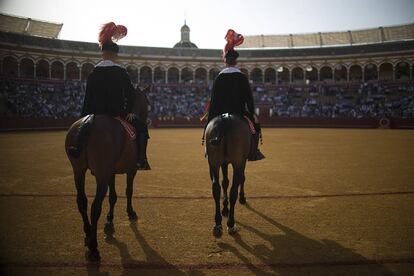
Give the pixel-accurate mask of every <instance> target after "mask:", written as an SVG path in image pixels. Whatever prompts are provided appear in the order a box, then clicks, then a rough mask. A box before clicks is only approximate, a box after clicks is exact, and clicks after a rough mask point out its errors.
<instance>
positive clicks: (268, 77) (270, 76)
mask: <svg viewBox="0 0 414 276" xmlns="http://www.w3.org/2000/svg"><path fill="white" fill-rule="evenodd" d="M264 81H265V83H270V84H275V83H276V70H275V69H274V68H266V70H265V73H264Z"/></svg>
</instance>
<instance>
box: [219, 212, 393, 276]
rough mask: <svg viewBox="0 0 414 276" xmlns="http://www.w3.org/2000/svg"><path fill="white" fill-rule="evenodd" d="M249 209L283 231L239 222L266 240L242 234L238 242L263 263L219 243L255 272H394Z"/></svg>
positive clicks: (279, 273)
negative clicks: (253, 239) (252, 242)
mask: <svg viewBox="0 0 414 276" xmlns="http://www.w3.org/2000/svg"><path fill="white" fill-rule="evenodd" d="M246 207H247V209H248V210H250V211H252V212H253V213H254V214H256V215H258V216H260V217H261V218H262V219H264V220H265V221H266V222H267V223H269V224H271V225H272V226H274V227H275V228H276V229H275V230H277V232H280V231H282V232H283V233H282V234H280V233H278V234H267V233H263V232H261V231H259V230H257V229H256V228H254V227H252V226H250V225H247V224H244V223H240V222H238V224H239V225H241V226H242V228H243V229H244V230H247V231H250V232H251V233H253V234H255V235H257V236H259V237H260V238H261V239H263V240H264V241H266V243H267V244H270V246H266V245H265V244H264V243H262V244H258V245H254V246H251V245H249V244H248V243H246V242H245V241H244V240H243V239H242V236H241V235H239V234H236V235H234V236H233V237H234V240H235V242H236V243H237V244H238V245H239V246H240V247H241V248H243V249H244V250H246V251H247V252H249V253H250V254H252V255H254V256H255V257H256V258H258V259H259V260H260V261H261V262H262V263H263V266H255V265H253V264H252V263H251V261H250V260H249V259H248V258H247V257H246V256H244V255H243V254H242V253H241V252H240V251H239V249H238V248H236V247H234V246H232V245H230V244H227V243H223V242H220V243H218V245H219V246H220V247H221V248H222V249H224V250H227V251H230V252H232V253H233V254H234V255H235V256H237V257H238V258H239V259H240V260H241V261H242V262H243V263H244V264H245V265H246V267H247V268H248V269H249V270H250V271H251V272H252V273H253V274H256V275H270V274H271V275H274V273H276V274H277V275H292V274H295V273H298V274H300V275H332V273H333V272H334V274H335V275H394V274H393V273H392V272H391V271H389V270H388V269H387V268H386V267H385V266H383V265H381V264H379V263H376V262H375V261H372V260H369V259H367V258H365V257H363V256H362V255H360V254H358V253H356V252H354V251H352V250H351V249H347V248H345V247H343V246H341V245H340V244H339V243H337V242H335V241H332V240H320V241H319V240H313V239H310V238H308V237H306V236H304V235H302V234H300V233H298V232H296V231H295V230H293V229H291V228H289V227H287V226H285V225H282V224H280V223H278V222H277V221H275V220H273V219H271V218H270V217H268V216H266V215H265V214H263V213H261V212H259V211H258V210H256V209H254V208H253V207H252V206H251V205H248V204H247V205H246Z"/></svg>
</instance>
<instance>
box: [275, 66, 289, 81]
mask: <svg viewBox="0 0 414 276" xmlns="http://www.w3.org/2000/svg"><path fill="white" fill-rule="evenodd" d="M276 72H277V81H278V83H279V84H287V83H289V82H290V71H289V69H288V68H287V67H284V66H280V67H279V68H278V69H277V70H276Z"/></svg>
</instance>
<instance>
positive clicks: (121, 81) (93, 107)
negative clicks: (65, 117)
mask: <svg viewBox="0 0 414 276" xmlns="http://www.w3.org/2000/svg"><path fill="white" fill-rule="evenodd" d="M134 100H135V91H134V87H133V86H132V83H131V80H130V78H129V75H128V73H127V72H126V70H125V69H124V68H122V67H119V66H107V67H103V66H99V65H98V66H97V67H95V69H94V70H93V71H92V73H91V74H90V75H89V77H88V82H87V85H86V93H85V100H84V102H83V108H82V116H85V115H87V114H105V115H109V116H114V117H115V116H125V115H126V114H127V113H130V112H131V110H132V107H133V104H134Z"/></svg>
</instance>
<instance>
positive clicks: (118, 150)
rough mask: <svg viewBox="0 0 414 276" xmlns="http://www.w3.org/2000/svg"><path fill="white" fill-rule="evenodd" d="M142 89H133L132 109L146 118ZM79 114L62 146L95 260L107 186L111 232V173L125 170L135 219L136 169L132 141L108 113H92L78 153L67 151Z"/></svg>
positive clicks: (108, 230) (108, 231)
mask: <svg viewBox="0 0 414 276" xmlns="http://www.w3.org/2000/svg"><path fill="white" fill-rule="evenodd" d="M145 90H149V87H147V88H146V89H144V90H143V91H141V90H140V89H139V88H137V90H136V97H135V103H134V109H133V110H134V113H135V114H136V116H137V117H138V118H139V119H140V120H142V121H144V122H146V120H147V116H148V112H147V110H148V101H147V98H146V95H145ZM82 119H83V118H81V119H80V120H78V121H76V122H75V123H73V124H72V126H71V127H70V128H69V130H68V133H67V135H66V141H65V150H66V154H67V156H68V158H69V161H70V163H71V164H72V169H73V175H74V178H75V185H76V191H77V204H78V209H79V212H80V214H81V216H82V219H83V230H84V232H85V245H86V246H87V247H88V248H89V255H88V257H89V260H90V261H99V260H100V255H99V251H98V242H97V236H96V232H97V224H98V220H99V217H100V215H101V209H102V202H103V200H104V198H105V196H106V193H107V190H108V188H109V206H110V209H109V213H108V215H107V223H106V225H105V233H106V234H107V235H112V234H113V232H114V226H113V223H112V220H113V217H114V207H115V203H116V201H117V195H116V191H115V174H125V173H126V174H127V188H126V195H127V213H128V217H129V219H131V220H137V215H136V213H135V211H134V209H133V207H132V192H133V181H134V177H135V174H136V172H137V169H136V163H137V160H136V156H137V154H136V151H137V147H136V143H135V141H134V140H132V139H131V138H130V137H129V136H128V134H127V132H126V131H125V129H124V128H123V126H122V125H121V123H120V122H119V121H118V120H116V119H114V118H112V117H109V116H105V115H95V118H94V121H93V123H92V125H91V126H90V129H89V137H88V139H87V144H86V146H85V147H83V150H82V152H81V154H80V156H79V157H77V158H75V157H72V155H71V154H70V153H69V150H68V149H69V148H70V147H71V146H73V145H75V144H76V136H77V131H78V127H79V125H80V123H81V121H82ZM88 169H90V170H91V173H92V174H93V175H94V176H95V179H96V194H95V199H94V201H93V203H92V207H91V221H90V222H89V217H88V213H87V207H88V200H87V197H86V194H85V173H86V171H87V170H88Z"/></svg>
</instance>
